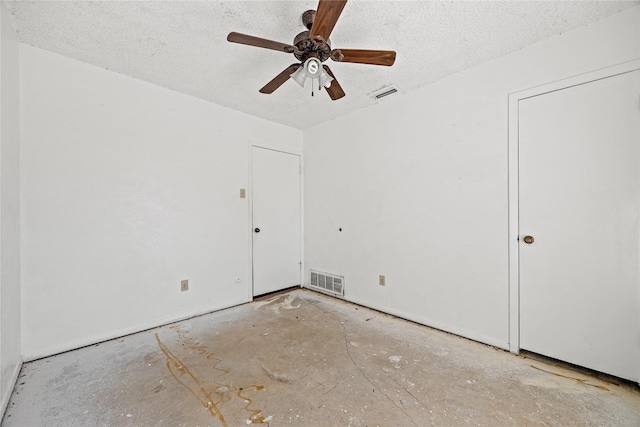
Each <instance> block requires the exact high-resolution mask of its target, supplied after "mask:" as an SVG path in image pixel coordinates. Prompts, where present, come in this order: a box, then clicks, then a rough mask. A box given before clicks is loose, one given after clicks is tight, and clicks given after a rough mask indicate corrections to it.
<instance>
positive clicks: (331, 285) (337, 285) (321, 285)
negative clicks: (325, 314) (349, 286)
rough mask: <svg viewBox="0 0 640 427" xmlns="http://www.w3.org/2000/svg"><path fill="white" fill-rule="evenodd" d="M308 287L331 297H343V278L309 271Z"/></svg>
mask: <svg viewBox="0 0 640 427" xmlns="http://www.w3.org/2000/svg"><path fill="white" fill-rule="evenodd" d="M309 287H310V288H312V289H315V290H318V291H321V292H326V293H329V294H331V295H337V296H341V297H343V296H344V277H342V276H336V275H335V274H328V273H321V272H319V271H315V270H311V277H310V280H309Z"/></svg>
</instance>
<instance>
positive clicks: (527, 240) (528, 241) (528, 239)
mask: <svg viewBox="0 0 640 427" xmlns="http://www.w3.org/2000/svg"><path fill="white" fill-rule="evenodd" d="M522 240H524V242H525V243H526V244H527V245H530V244H532V243H533V241H534V238H533V236H524V239H522Z"/></svg>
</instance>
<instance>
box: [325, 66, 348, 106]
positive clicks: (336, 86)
mask: <svg viewBox="0 0 640 427" xmlns="http://www.w3.org/2000/svg"><path fill="white" fill-rule="evenodd" d="M322 68H324V70H325V71H326V72H327V74H329V75H330V76H331V77H333V81H332V82H331V86H329V87H327V88H325V90H326V91H327V93H328V94H329V96H330V97H331V99H333V100H334V101H335V100H336V99H340V98H342V97H343V96H344V90H342V87H341V86H340V83H338V80H336V76H334V75H333V73H332V72H331V70H330V69H329V67H327V66H326V65H323V66H322Z"/></svg>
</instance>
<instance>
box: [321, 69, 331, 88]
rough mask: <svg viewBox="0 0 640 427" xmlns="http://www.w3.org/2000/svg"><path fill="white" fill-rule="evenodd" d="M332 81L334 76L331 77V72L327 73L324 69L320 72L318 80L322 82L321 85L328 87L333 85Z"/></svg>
mask: <svg viewBox="0 0 640 427" xmlns="http://www.w3.org/2000/svg"><path fill="white" fill-rule="evenodd" d="M332 81H333V77H331V76H330V75H329V74H327V73H325V72H324V71H322V73H320V77H318V82H319V83H320V86H324V87H326V88H328V87H330V86H331V82H332Z"/></svg>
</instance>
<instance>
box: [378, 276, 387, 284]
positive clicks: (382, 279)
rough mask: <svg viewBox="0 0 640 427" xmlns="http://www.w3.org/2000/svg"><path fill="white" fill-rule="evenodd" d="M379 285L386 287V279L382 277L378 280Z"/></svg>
mask: <svg viewBox="0 0 640 427" xmlns="http://www.w3.org/2000/svg"><path fill="white" fill-rule="evenodd" d="M378 283H379V284H380V286H385V285H386V279H385V277H384V276H382V275H381V276H380V277H379V279H378Z"/></svg>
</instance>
